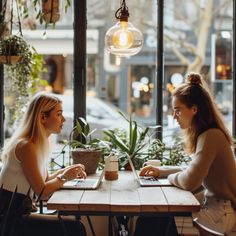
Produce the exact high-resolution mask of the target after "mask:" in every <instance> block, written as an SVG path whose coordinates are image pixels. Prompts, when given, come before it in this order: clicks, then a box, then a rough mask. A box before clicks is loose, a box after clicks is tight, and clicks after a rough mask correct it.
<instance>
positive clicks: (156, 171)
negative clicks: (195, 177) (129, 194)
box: [139, 165, 184, 178]
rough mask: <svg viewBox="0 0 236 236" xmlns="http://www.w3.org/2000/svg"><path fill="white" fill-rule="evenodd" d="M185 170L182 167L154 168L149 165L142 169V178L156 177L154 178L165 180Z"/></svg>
mask: <svg viewBox="0 0 236 236" xmlns="http://www.w3.org/2000/svg"><path fill="white" fill-rule="evenodd" d="M183 169H184V168H183V167H180V166H160V167H156V166H152V165H148V166H145V167H143V168H142V169H141V171H140V173H139V174H140V176H154V177H160V178H165V177H167V176H168V175H170V174H173V173H176V172H179V171H182V170H183Z"/></svg>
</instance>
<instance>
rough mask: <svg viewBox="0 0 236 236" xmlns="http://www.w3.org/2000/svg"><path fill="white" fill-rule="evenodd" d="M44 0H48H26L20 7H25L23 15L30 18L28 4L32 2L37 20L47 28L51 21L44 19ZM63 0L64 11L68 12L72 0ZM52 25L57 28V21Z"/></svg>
mask: <svg viewBox="0 0 236 236" xmlns="http://www.w3.org/2000/svg"><path fill="white" fill-rule="evenodd" d="M42 1H47V0H30V1H25V2H23V3H21V5H20V7H21V8H22V9H23V10H22V12H23V17H24V18H28V17H29V11H30V10H29V9H30V7H29V5H28V4H31V5H32V6H33V8H34V11H35V12H36V20H38V21H39V23H40V24H41V25H43V24H44V26H45V29H47V28H48V26H49V23H47V22H45V21H44V19H43V15H44V13H43V10H42ZM60 1H61V0H60ZM63 1H64V4H65V5H64V11H65V13H67V11H68V9H69V7H70V6H71V0H63ZM27 2H28V3H27ZM60 4H62V1H61V3H60ZM51 25H52V27H53V28H55V25H56V23H52V24H51ZM45 33H46V32H45Z"/></svg>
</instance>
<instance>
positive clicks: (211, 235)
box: [193, 218, 226, 236]
mask: <svg viewBox="0 0 236 236" xmlns="http://www.w3.org/2000/svg"><path fill="white" fill-rule="evenodd" d="M193 225H194V226H195V228H196V229H197V230H198V232H199V235H200V236H226V234H222V233H219V232H216V231H214V230H212V229H209V228H207V227H206V226H205V225H203V224H201V223H200V222H199V221H198V218H195V219H194V220H193Z"/></svg>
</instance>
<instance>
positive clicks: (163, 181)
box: [128, 156, 171, 187]
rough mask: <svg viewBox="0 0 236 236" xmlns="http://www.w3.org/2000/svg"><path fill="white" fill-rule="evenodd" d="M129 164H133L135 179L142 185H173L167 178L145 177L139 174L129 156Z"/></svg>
mask: <svg viewBox="0 0 236 236" xmlns="http://www.w3.org/2000/svg"><path fill="white" fill-rule="evenodd" d="M128 160H129V164H130V166H131V169H132V172H133V173H134V177H135V179H136V180H137V181H138V183H139V184H140V186H141V187H155V186H171V183H170V182H169V181H168V179H167V178H154V177H145V176H139V174H138V172H137V171H136V170H135V168H134V164H133V162H132V160H131V158H130V156H128Z"/></svg>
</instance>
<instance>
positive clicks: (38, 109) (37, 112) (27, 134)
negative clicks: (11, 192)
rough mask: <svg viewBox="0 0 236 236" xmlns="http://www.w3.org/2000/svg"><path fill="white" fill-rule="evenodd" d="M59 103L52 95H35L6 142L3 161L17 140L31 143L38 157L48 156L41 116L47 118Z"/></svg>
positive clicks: (42, 93) (43, 93)
mask: <svg viewBox="0 0 236 236" xmlns="http://www.w3.org/2000/svg"><path fill="white" fill-rule="evenodd" d="M59 103H61V100H60V99H59V98H57V97H56V96H54V95H53V94H50V93H46V92H39V93H37V94H36V95H35V96H34V97H33V98H32V99H31V101H30V103H29V106H28V108H27V110H26V112H25V115H24V117H23V119H22V121H21V124H20V126H19V128H18V129H17V130H16V131H15V133H14V135H13V136H12V137H11V139H10V140H9V141H8V143H7V145H6V146H5V147H4V150H3V156H2V157H3V159H4V158H6V157H7V154H8V153H9V151H10V150H11V148H12V146H13V145H14V144H15V143H17V142H19V140H27V141H32V142H33V143H34V144H35V146H36V152H37V154H38V155H39V156H42V157H44V158H46V157H47V156H46V155H47V154H48V138H47V136H46V131H45V128H44V126H43V125H42V123H41V117H42V115H46V116H49V115H50V112H51V111H52V110H53V109H54V108H55V107H56V105H57V104H59Z"/></svg>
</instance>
